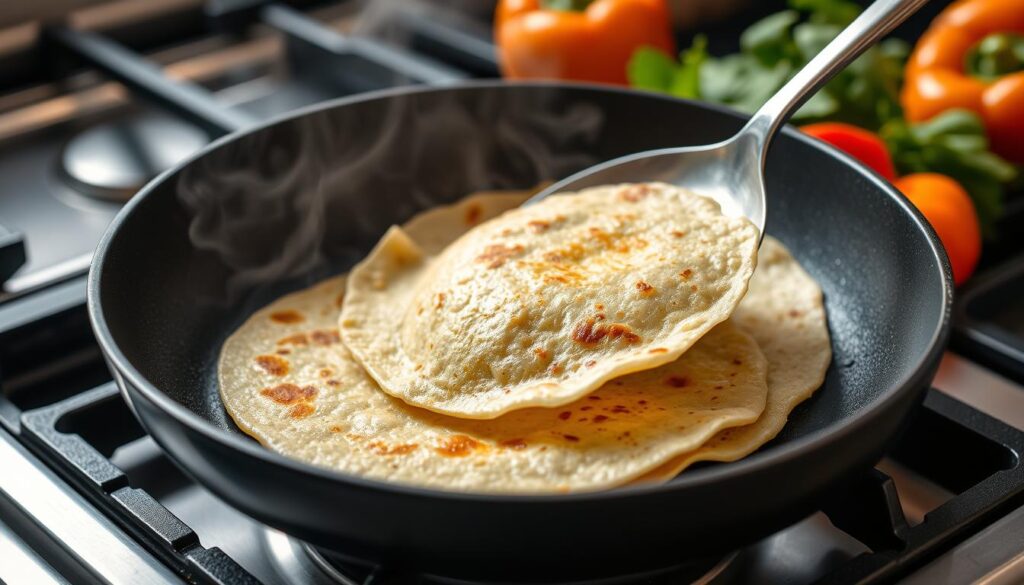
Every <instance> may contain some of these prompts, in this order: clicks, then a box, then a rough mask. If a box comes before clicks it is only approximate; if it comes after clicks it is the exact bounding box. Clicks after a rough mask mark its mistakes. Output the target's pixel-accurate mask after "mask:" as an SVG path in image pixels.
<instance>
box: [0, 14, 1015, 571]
mask: <svg viewBox="0 0 1024 585" xmlns="http://www.w3.org/2000/svg"><path fill="white" fill-rule="evenodd" d="M44 4H45V3H44ZM367 4H368V5H369V6H368V7H367V6H364V7H359V6H356V5H355V4H354V3H352V2H341V3H338V2H334V3H326V4H325V3H310V2H293V3H289V4H283V3H273V2H265V1H256V0H219V1H210V2H205V3H204V2H200V1H199V0H162V1H160V2H149V1H147V2H139V1H131V0H129V1H121V2H114V3H98V4H96V6H94V7H92V8H86V9H81V10H79V11H77V12H74V13H71V14H66V15H63V16H62V17H60V18H58V19H56V20H46V21H45V22H39V23H35V24H32V25H21V26H16V27H14V29H11V30H13V31H14V32H13V33H11V30H4V31H0V51H2V50H5V49H4V47H14V48H13V49H7V50H9V54H8V55H6V56H5V57H4V58H3V59H0V63H4V65H0V177H2V179H0V180H2V185H3V186H4V187H5V189H4V193H3V194H2V195H0V223H3V224H4V226H5V227H4V228H2V229H0V276H2V277H3V278H4V279H5V280H4V285H3V292H2V293H0V582H3V583H68V582H70V583H92V582H98V583H104V582H106V583H188V582H192V583H266V584H287V583H347V584H353V583H356V584H367V585H368V584H371V583H372V584H377V585H380V584H404V583H424V584H426V583H464V582H463V581H457V580H453V579H449V578H446V577H445V576H444V575H425V574H420V573H418V572H417V571H416V570H415V568H410V567H405V566H401V565H400V564H396V565H376V564H372V563H367V562H365V561H362V560H360V559H356V558H351V557H348V556H346V555H345V554H344V551H326V550H319V549H316V548H314V547H311V546H309V545H307V544H305V543H302V542H299V541H297V540H295V539H293V538H291V537H289V536H288V535H286V534H283V533H281V532H278V531H276V530H273V529H270V528H267V527H265V526H262V525H260V524H258V523H257V522H255V521H253V520H251V519H249V518H248V517H246V516H244V515H242V514H240V513H239V512H237V511H235V510H233V509H232V508H230V507H228V506H227V505H226V504H224V503H223V502H221V501H220V500H218V499H217V498H216V497H215V496H213V495H212V494H211V493H210V492H208V491H207V490H206V489H204V488H203V487H202V486H200V485H198V484H196V483H195V482H194V481H193V480H191V479H190V478H189V477H188V476H186V475H184V474H183V473H182V472H181V471H179V470H178V469H177V468H176V467H175V466H174V465H173V464H172V463H171V462H170V461H169V460H168V459H167V458H166V457H165V456H164V455H163V454H162V453H161V451H160V449H159V448H158V447H157V446H156V444H155V443H154V442H153V441H152V439H150V438H149V437H148V436H147V435H146V434H145V432H144V431H143V430H142V428H141V427H140V426H139V425H138V423H137V422H136V421H135V418H134V417H133V415H132V413H131V411H130V409H129V408H128V406H127V405H126V404H125V403H124V401H123V400H122V398H121V396H120V394H119V393H118V391H117V389H116V387H115V385H114V383H113V382H112V381H111V377H110V373H109V371H108V370H107V368H106V365H105V363H104V361H103V359H102V356H101V354H100V351H99V348H98V346H97V344H96V342H95V340H94V338H93V336H92V333H91V330H90V328H89V324H88V319H87V316H86V311H85V271H86V270H87V268H88V265H89V261H90V256H91V251H92V249H93V247H94V246H95V244H96V242H97V240H98V238H99V237H100V235H101V234H102V232H103V230H104V228H105V227H106V225H107V224H108V223H109V221H110V219H111V218H112V217H113V215H114V214H115V213H116V212H117V210H118V209H119V208H120V206H121V205H122V204H123V202H124V200H126V199H127V198H129V197H130V196H131V194H132V193H133V192H134V191H135V190H136V189H137V188H138V187H139V186H141V185H142V184H143V183H144V182H146V181H147V180H149V179H150V178H152V177H153V176H155V175H156V174H158V173H159V172H161V171H163V170H164V169H166V168H169V167H170V166H172V165H174V164H175V163H176V162H177V161H179V160H181V159H182V158H183V157H185V156H187V155H188V154H189V153H191V152H193V151H195V150H196V149H198V148H200V147H202V146H203V145H204V144H206V143H207V142H209V141H210V140H213V139H215V138H217V137H218V136H221V135H224V134H227V133H230V132H233V131H235V130H239V129H244V128H245V127H247V126H248V125H250V124H253V123H254V122H255V121H256V120H262V119H266V118H267V117H270V116H275V115H279V114H283V113H285V112H289V111H292V110H294V109H296V108H300V107H303V106H305V105H309V104H314V103H317V102H320V101H323V100H325V99H330V98H334V97H339V96H344V95H350V94H354V93H358V92H364V91H370V90H374V89H380V88H385V87H392V86H396V85H403V84H410V83H427V84H440V83H451V82H455V81H458V80H461V79H467V78H474V77H492V76H495V75H496V74H497V68H496V65H495V56H494V47H493V46H492V45H491V43H490V31H489V28H488V25H487V20H486V14H484V17H483V18H481V16H480V11H479V10H476V9H473V10H471V8H474V7H476V4H477V3H473V2H463V3H458V4H459V6H458V8H456V7H454V4H453V3H440V2H438V3H427V2H423V3H410V2H400V1H397V0H395V1H391V0H386V1H382V0H376V1H375V2H373V3H367ZM484 12H486V11H484ZM8 33H10V34H8ZM5 35H6V36H5ZM8 39H13V40H12V41H11V42H10V43H6V44H5V42H4V41H5V40H8ZM19 43H20V44H19ZM1020 199H1021V198H1019V197H1018V198H1017V199H1016V200H1014V201H1011V202H1010V204H1009V205H1008V208H1009V209H1010V219H1008V220H1007V222H1011V221H1014V219H1013V218H1015V217H1016V218H1017V219H1020V215H1021V211H1020V210H1021V208H1024V205H1022V204H1021V200H1020ZM1014 214H1017V215H1014ZM1007 225H1009V223H1007ZM1004 231H1007V232H1008V233H1009V234H1010V235H1009V236H1008V237H1006V238H1004V239H1003V240H1000V241H999V242H998V243H997V244H996V245H993V246H992V247H991V249H992V250H994V252H991V253H988V252H987V258H986V261H985V268H984V271H983V274H981V275H980V276H979V277H977V278H976V279H975V280H974V282H973V284H972V285H971V286H970V287H969V288H967V289H965V290H962V291H959V293H958V301H957V306H956V316H955V334H954V343H953V346H952V351H951V352H950V353H947V355H946V356H945V358H944V360H943V363H942V366H941V369H940V371H939V375H938V377H937V378H936V380H935V382H934V388H933V389H931V390H930V391H929V392H928V394H927V396H926V398H925V401H924V404H923V405H922V407H921V408H920V409H919V411H918V412H917V413H916V415H915V416H914V417H913V419H912V420H911V421H910V422H909V424H908V426H907V428H906V430H905V431H904V432H903V433H902V435H901V437H900V438H899V440H898V441H897V442H896V444H895V445H894V446H893V448H892V450H891V451H890V453H889V454H888V455H887V456H886V457H885V458H883V459H882V460H881V461H879V462H878V464H877V465H876V466H875V468H874V469H872V470H870V471H868V472H866V473H864V474H862V475H860V476H859V477H856V478H852V479H851V480H850V481H849V482H848V483H847V484H846V485H845V486H844V487H843V489H841V490H839V491H838V492H836V493H834V494H832V495H831V496H830V497H829V498H827V499H826V500H825V501H824V502H823V503H822V507H821V510H820V511H819V512H817V513H815V514H813V515H811V516H809V517H808V518H806V519H804V520H803V521H801V522H799V523H797V524H795V525H793V526H791V527H789V528H786V529H785V530H782V531H781V532H779V533H777V534H774V535H772V536H770V537H768V538H766V539H764V540H762V541H760V542H758V543H754V544H752V545H750V546H748V547H746V548H743V549H740V550H737V551H735V552H734V553H732V554H730V555H727V556H725V557H723V558H717V559H705V560H700V561H693V560H690V559H686V558H685V554H684V552H683V551H681V553H680V559H679V564H678V565H677V566H673V567H667V568H659V569H658V570H654V571H651V572H648V573H643V574H638V575H611V576H609V577H608V579H606V580H604V581H601V582H606V583H673V584H675V583H687V582H696V583H747V582H749V583H792V584H804V583H867V582H891V581H893V580H897V579H902V580H904V581H906V582H909V583H936V582H946V583H964V582H972V581H980V582H985V583H1012V582H1021V581H1024V464H1022V463H1021V462H1020V461H1019V459H1018V457H1019V454H1020V453H1022V452H1024V386H1022V384H1024V341H1022V338H1024V317H1022V316H1024V300H1022V299H1024V295H1021V294H1020V292H1021V288H1022V287H1024V245H1022V244H1021V242H1020V241H1016V242H1014V241H1013V238H1012V231H1009V230H1004ZM624 546H628V544H624ZM508 562H509V563H514V562H515V559H509V560H508ZM537 578H538V581H540V582H543V581H544V576H543V575H538V576H537ZM591 582H592V581H591Z"/></svg>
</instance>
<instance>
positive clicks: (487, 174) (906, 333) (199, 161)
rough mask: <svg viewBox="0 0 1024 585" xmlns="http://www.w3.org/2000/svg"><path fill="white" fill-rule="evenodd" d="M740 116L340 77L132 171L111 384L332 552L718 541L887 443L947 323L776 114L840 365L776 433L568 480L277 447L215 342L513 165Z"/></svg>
mask: <svg viewBox="0 0 1024 585" xmlns="http://www.w3.org/2000/svg"><path fill="white" fill-rule="evenodd" d="M742 122H743V120H742V117H741V116H739V115H737V114H735V113H733V112H730V111H727V110H724V109H720V108H715V107H711V106H708V105H703V104H697V103H692V102H687V101H681V100H677V99H673V98H669V97H665V96H659V95H654V94H646V93H639V92H632V91H627V90H620V89H613V88H608V87H597V86H585V85H567V84H522V85H509V84H502V83H474V84H467V85H458V86H451V87H446V88H440V89H438V88H433V89H430V88H427V89H425V88H406V89H399V90H391V91H386V92H382V93H377V94H373V95H368V96H362V97H358V98H356V99H342V100H339V101H335V102H330V103H327V104H323V105H319V106H316V107H313V108H310V109H306V110H303V111H300V112H298V113H295V114H293V115H289V116H286V117H283V118H279V119H277V120H274V121H270V122H268V123H267V124H265V125H263V126H262V127H259V128H255V129H253V130H249V131H246V132H243V133H240V134H234V135H231V136H228V137H226V138H224V139H221V140H219V141H218V142H215V143H213V144H211V145H210V146H209V147H208V148H206V149H205V150H203V151H202V152H199V153H198V154H197V155H195V156H194V157H193V158H192V159H191V160H189V161H187V162H185V163H183V164H182V165H180V166H179V167H177V168H175V169H172V170H170V171H168V172H166V173H164V174H163V175H162V176H160V177H158V178H157V179H155V180H154V181H153V182H151V183H150V184H149V185H148V186H146V187H145V188H144V189H143V190H142V191H141V192H140V193H139V194H138V195H136V196H135V198H134V199H133V200H132V201H131V202H130V203H129V204H128V205H126V206H125V208H124V209H123V211H122V212H121V213H120V215H119V216H118V217H117V218H116V219H115V220H114V222H113V225H112V226H111V228H110V230H109V231H108V232H107V234H106V235H105V237H104V239H103V241H102V242H101V243H100V245H99V248H98V250H97V253H96V257H95V262H94V264H93V267H92V272H91V274H90V279H89V308H90V312H91V317H92V321H93V326H94V328H95V331H96V334H97V336H98V338H99V342H100V344H101V345H102V348H103V351H104V352H105V355H106V357H107V359H108V361H109V364H110V366H111V368H112V370H113V372H114V375H115V379H116V380H117V383H118V384H119V385H120V387H121V389H122V390H123V393H124V395H125V398H126V399H127V401H128V402H129V404H130V405H131V406H132V408H133V410H134V412H135V414H136V415H137V416H138V418H139V420H140V421H141V422H142V425H143V426H144V427H145V429H146V430H147V431H148V432H149V434H150V435H152V437H153V438H154V439H155V440H156V442H157V443H158V444H159V445H160V446H161V447H162V448H163V449H164V450H165V451H166V452H167V454H168V456H169V457H170V458H171V459H173V460H174V461H175V462H176V463H177V464H178V465H179V466H181V467H182V468H183V469H184V470H185V471H186V472H188V473H189V474H190V475H192V476H193V477H194V478H195V479H196V480H197V481H199V482H200V483H201V484H203V485H204V486H206V487H207V488H209V489H210V490H211V491H212V492H213V493H214V494H216V495H217V496H219V497H220V498H222V499H223V500H224V501H226V502H228V503H229V504H231V505H232V506H234V507H236V508H238V509H239V510H241V511H243V512H244V513H246V514H248V515H249V516H252V517H253V518H255V519H257V520H259V521H260V522H263V523H265V524H267V525H269V526H272V527H274V528H277V529H280V530H282V531H284V532H286V533H288V534H290V535H292V536H294V537H296V538H299V539H301V540H304V541H307V542H309V543H312V544H314V545H316V546H320V547H325V548H327V549H330V550H336V551H344V552H345V553H347V554H350V555H355V556H359V557H364V558H368V559H373V560H376V561H381V562H386V563H392V564H398V565H400V566H404V567H411V568H415V569H417V570H425V571H431V572H438V573H442V574H448V575H457V576H461V577H491V578H496V577H500V578H505V579H513V578H519V577H525V576H532V577H536V576H537V575H538V574H539V575H542V576H544V577H546V578H551V579H555V578H568V577H573V578H587V577H588V576H594V575H606V574H609V573H613V574H614V573H625V572H631V571H637V570H642V569H649V568H651V567H657V566H664V565H671V564H677V563H679V562H680V560H681V559H701V558H709V557H715V556H718V555H723V554H726V553H728V552H729V551H732V550H735V549H736V548H738V547H741V546H743V545H744V544H747V543H750V542H752V541H754V540H755V539H757V538H759V537H762V536H764V535H766V534H768V533H771V532H773V531H776V530H778V529H780V528H782V527H784V526H786V525H788V524H790V523H792V522H795V521H797V520H799V519H800V518H801V517H803V516H805V515H806V514H809V513H810V512H812V511H813V510H815V509H816V506H817V505H818V504H819V502H820V500H821V498H822V497H823V496H824V495H825V494H826V493H827V492H828V490H829V489H830V488H833V487H835V486H837V484H839V483H841V482H843V481H844V480H846V479H847V478H849V477H851V476H852V474H855V473H857V472H858V471H863V470H864V469H865V468H866V467H868V466H870V465H871V464H872V463H873V462H875V461H876V460H877V458H879V457H880V456H881V454H882V453H883V451H884V449H885V447H886V445H887V443H888V442H889V441H890V440H891V439H892V437H893V436H894V435H895V434H896V433H897V431H898V430H899V428H900V426H901V423H902V422H903V421H904V419H905V418H906V417H907V415H908V414H909V413H910V412H911V411H912V409H913V408H914V407H915V405H917V404H918V402H919V401H920V398H921V396H922V395H923V393H922V390H924V389H925V388H926V386H927V384H928V383H929V381H930V380H931V378H932V376H933V375H934V373H935V370H936V368H937V366H938V361H939V358H940V354H941V351H942V348H943V346H944V345H945V342H946V338H947V321H948V319H949V309H950V302H951V295H952V284H951V282H952V281H951V277H950V271H949V266H948V262H947V260H946V256H945V254H944V252H943V250H942V247H941V245H940V243H939V241H938V240H937V239H936V236H935V234H934V233H933V231H932V230H931V229H930V228H929V227H928V225H927V223H926V221H925V220H924V219H923V218H922V216H921V215H920V214H919V213H918V212H917V211H916V210H915V209H914V208H913V206H912V205H910V204H909V203H908V202H907V201H906V199H904V198H903V197H902V196H901V195H900V194H899V193H897V192H896V191H895V190H894V189H893V188H892V186H891V185H889V184H888V183H886V182H885V181H884V180H882V179H881V178H879V177H878V176H876V175H874V174H872V173H871V172H870V171H868V170H866V169H865V168H864V167H862V166H859V165H857V164H856V163H853V162H852V160H851V159H849V158H846V157H845V156H843V155H841V154H840V153H838V152H837V151H835V150H832V149H830V148H828V147H826V146H823V145H822V144H819V143H818V142H816V141H813V140H810V139H808V138H805V137H803V136H802V135H801V134H799V133H798V132H796V131H793V130H786V131H785V132H784V133H783V134H782V135H780V136H779V137H778V138H777V139H776V141H775V144H774V146H773V147H772V149H771V153H770V156H769V160H768V165H767V185H768V204H769V209H768V225H767V232H768V233H770V234H773V235H775V236H776V237H778V238H779V239H780V240H782V241H783V242H784V243H785V244H786V245H787V246H788V247H789V248H790V249H791V250H792V251H793V253H794V255H795V256H796V257H797V258H798V259H799V261H800V263H801V264H803V266H805V267H806V268H807V270H808V271H809V272H810V273H811V274H812V275H813V276H814V277H815V278H816V279H817V280H818V282H820V283H821V286H822V288H823V289H824V293H825V303H826V306H827V312H828V325H829V329H830V331H831V335H832V346H833V347H832V349H833V353H834V358H833V363H832V365H831V367H830V368H829V371H828V374H827V378H826V380H825V383H824V385H823V387H822V388H821V389H820V390H819V391H818V392H817V393H816V394H815V396H814V397H813V398H812V399H810V400H808V401H807V402H806V403H804V404H802V405H801V406H800V407H799V408H798V409H797V410H796V411H795V412H794V413H793V415H792V417H791V419H790V421H789V423H788V425H787V426H786V428H785V430H784V431H783V432H782V434H781V435H780V436H779V437H778V438H777V439H776V440H775V441H773V442H772V443H771V444H769V445H768V446H766V447H764V448H762V449H761V450H760V451H758V452H757V453H755V454H753V455H751V456H749V457H747V458H745V459H743V460H741V461H737V462H733V463H725V464H711V465H703V466H699V467H698V468H693V469H691V470H688V471H686V472H684V473H683V474H681V475H680V476H679V477H677V478H676V479H675V480H673V481H671V482H669V483H667V484H665V485H658V486H632V487H623V488H619V489H614V490H610V491H605V492H599V493H581V494H566V495H536V496H512V495H481V494H467V493H456V492H444V491H434V490H428V489H421V488H417V487H409V486H403V485H395V484H389V483H384V482H380V481H373V480H367V479H362V478H359V477H353V476H348V475H344V474H341V473H337V472H333V471H330V470H325V469H320V468H316V467H313V466H311V465H307V464H305V463H302V462H299V461H294V460H291V459H288V458H285V457H283V456H281V455H278V454H276V453H273V452H271V451H269V450H267V449H264V448H263V447H261V446H260V445H259V444H257V443H256V442H255V441H253V440H251V439H249V438H248V437H247V436H245V435H244V434H242V433H241V432H240V431H239V430H238V429H237V428H236V427H235V426H234V425H233V424H232V422H231V420H230V418H229V417H228V416H227V415H226V413H225V412H224V408H223V406H222V405H221V403H220V400H219V397H218V392H217V383H216V372H215V367H216V358H217V355H218V353H219V349H220V346H221V343H222V342H223V340H224V339H225V338H226V336H227V335H229V334H230V333H231V331H233V330H234V328H235V327H237V326H238V325H239V324H241V323H242V321H244V319H245V318H246V317H247V316H248V315H249V314H251V313H252V312H253V311H254V310H255V309H256V308H258V307H260V306H261V305H263V304H265V303H267V302H269V301H270V300H272V299H273V298H275V297H276V296H278V295H280V294H283V293H285V292H288V291H291V290H295V289H297V288H299V287H302V286H306V285H309V284H311V283H313V282H315V281H316V280H318V279H320V278H323V277H326V276H329V275H331V274H335V273H338V272H342V271H345V270H347V269H348V268H350V267H351V266H352V264H353V263H354V262H356V261H358V260H359V259H360V258H361V256H362V255H364V254H365V253H366V252H367V251H368V250H369V249H370V248H371V247H372V245H373V244H374V243H375V242H376V240H377V238H379V237H380V236H381V235H382V234H383V233H384V232H385V230H386V229H387V227H388V226H389V225H391V224H394V223H400V222H402V221H404V220H406V219H407V218H409V217H410V216H411V215H413V214H414V213H416V212H417V211H420V210H423V209H427V208H429V207H431V206H433V205H438V204H442V203H447V202H451V201H454V200H456V199H458V198H460V197H462V196H464V195H466V194H468V193H470V192H473V191H476V190H480V189H491V188H526V187H530V186H533V185H534V184H536V183H537V182H538V181H540V180H543V179H550V178H557V177H560V176H564V175H566V174H568V173H570V172H573V171H576V170H579V169H580V168H583V167H585V166H587V165H590V164H593V163H595V162H598V161H602V160H605V159H609V158H612V157H615V156H619V155H623V154H626V153H631V152H636V151H640V150H647V149H652V148H663V147H669V146H678V145H681V144H702V143H710V142H714V141H717V140H720V139H723V138H725V137H728V136H731V135H732V134H733V133H734V132H735V131H736V130H738V129H739V128H740V126H741V124H742Z"/></svg>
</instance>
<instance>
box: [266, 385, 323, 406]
mask: <svg viewBox="0 0 1024 585" xmlns="http://www.w3.org/2000/svg"><path fill="white" fill-rule="evenodd" d="M260 394H261V395H263V396H266V397H267V398H269V399H271V400H273V401H274V402H276V403H278V404H295V403H296V402H306V401H309V400H312V399H313V398H314V397H315V396H316V386H301V387H300V386H297V385H295V384H278V385H277V386H272V387H270V388H264V389H262V390H260Z"/></svg>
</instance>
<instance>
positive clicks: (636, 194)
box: [619, 185, 651, 203]
mask: <svg viewBox="0 0 1024 585" xmlns="http://www.w3.org/2000/svg"><path fill="white" fill-rule="evenodd" d="M650 194H651V189H650V187H648V186H647V185H630V186H629V187H626V188H625V189H623V190H622V191H621V192H619V199H622V200H623V201H628V202H630V203H636V202H638V201H640V200H641V199H643V198H644V197H647V196H648V195H650Z"/></svg>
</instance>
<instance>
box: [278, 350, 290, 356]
mask: <svg viewBox="0 0 1024 585" xmlns="http://www.w3.org/2000/svg"><path fill="white" fill-rule="evenodd" d="M291 352H292V350H290V349H279V350H277V351H275V352H274V353H276V354H277V355H288V354H290V353H291Z"/></svg>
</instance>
